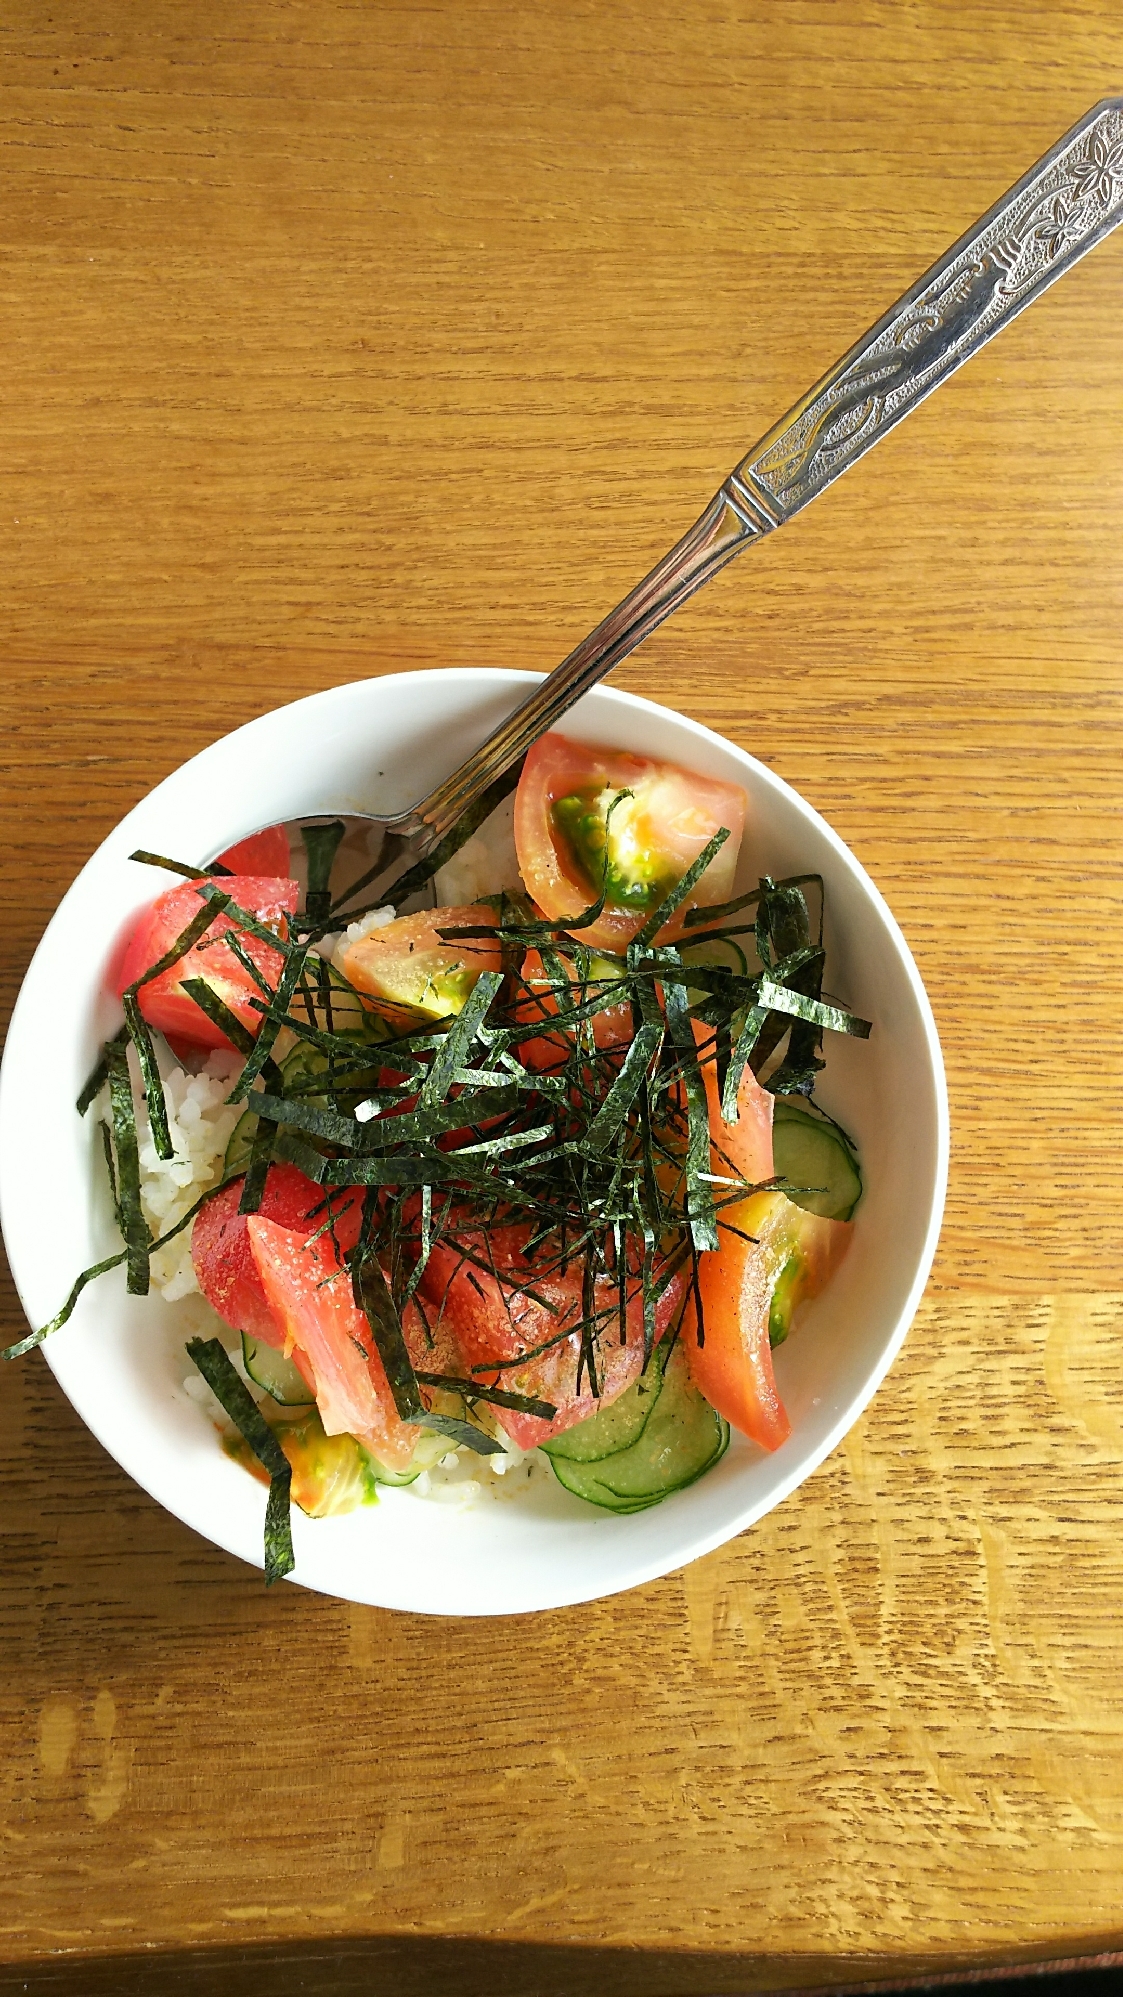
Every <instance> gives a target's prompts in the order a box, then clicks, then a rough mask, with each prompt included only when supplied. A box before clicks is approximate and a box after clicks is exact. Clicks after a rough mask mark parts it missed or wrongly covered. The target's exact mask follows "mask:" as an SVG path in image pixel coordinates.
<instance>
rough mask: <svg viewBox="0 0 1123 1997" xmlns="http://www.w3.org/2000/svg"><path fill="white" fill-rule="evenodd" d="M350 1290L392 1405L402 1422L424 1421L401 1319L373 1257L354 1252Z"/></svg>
mask: <svg viewBox="0 0 1123 1997" xmlns="http://www.w3.org/2000/svg"><path fill="white" fill-rule="evenodd" d="M351 1287H352V1289H353V1291H354V1295H355V1302H356V1303H357V1305H358V1306H359V1309H360V1310H361V1311H362V1313H363V1315H364V1316H365V1318H366V1321H367V1323H368V1324H369V1326H370V1329H371V1336H372V1337H373V1339H374V1342H375V1345H376V1346H377V1347H378V1356H379V1358H380V1359H381V1361H382V1364H383V1366H384V1367H385V1369H386V1378H387V1380H388V1382H389V1386H390V1392H391V1393H392V1394H393V1396H394V1406H395V1407H396V1408H397V1410H398V1414H399V1417H400V1418H401V1420H402V1421H413V1422H416V1421H424V1419H425V1405H424V1402H423V1401H422V1399H421V1392H420V1389H419V1387H418V1385H417V1375H416V1373H415V1372H414V1370H413V1361H412V1360H411V1358H410V1356H409V1349H408V1347H407V1345H406V1341H405V1334H404V1332H403V1331H402V1320H401V1318H400V1317H399V1315H398V1309H397V1305H396V1304H395V1302H394V1299H393V1297H392V1296H391V1294H390V1286H389V1284H388V1283H387V1281H386V1278H385V1276H384V1275H383V1273H382V1267H381V1264H380V1263H379V1260H378V1257H377V1255H375V1254H374V1253H373V1252H372V1251H371V1250H369V1249H368V1251H367V1252H366V1253H365V1254H363V1253H357V1254H356V1256H355V1259H354V1261H353V1263H352V1265H351Z"/></svg>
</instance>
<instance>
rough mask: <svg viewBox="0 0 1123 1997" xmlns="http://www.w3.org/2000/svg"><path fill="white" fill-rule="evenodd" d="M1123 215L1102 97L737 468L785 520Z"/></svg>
mask: <svg viewBox="0 0 1123 1997" xmlns="http://www.w3.org/2000/svg"><path fill="white" fill-rule="evenodd" d="M1120 220H1123V104H1121V103H1120V101H1119V100H1111V101H1109V102H1108V103H1106V104H1099V105H1097V106H1095V108H1094V109H1093V110H1092V111H1091V112H1089V113H1088V115H1087V117H1086V118H1084V119H1083V120H1082V121H1081V123H1080V124H1079V125H1077V126H1075V127H1074V129H1073V130H1072V131H1071V132H1069V133H1067V134H1066V135H1065V137H1064V138H1063V139H1061V140H1060V141H1059V143H1058V144H1057V145H1056V146H1055V147H1054V148H1053V150H1052V151H1051V152H1050V153H1047V154H1046V155H1045V157H1044V159H1043V160H1041V161H1040V162H1039V163H1038V165H1037V166H1036V167H1034V168H1033V170H1032V172H1031V173H1030V174H1028V175H1027V176H1026V177H1025V179H1023V180H1021V181H1019V183H1018V185H1017V186H1016V187H1014V188H1012V189H1011V191H1010V193H1009V194H1008V195H1006V196H1004V197H1003V199H1002V200H1001V201H1000V202H999V203H998V204H997V205H996V206H995V207H994V208H992V209H991V210H990V212H989V213H988V214H987V215H985V216H984V217H983V218H982V221H981V222H979V223H978V224H976V226H975V228H974V229H973V230H972V231H971V233H970V235H969V236H967V237H964V238H963V239H962V240H961V241H960V242H958V243H956V244H955V245H954V246H953V248H952V249H950V250H949V251H948V252H947V255H946V256H945V257H943V258H942V259H941V261H940V262H939V263H938V264H937V265H935V266H934V267H933V269H932V270H930V271H929V272H928V273H927V274H926V275H925V276H924V277H923V278H921V280H920V282H919V283H918V284H917V285H915V286H914V287H913V289H912V291H910V292H907V293H906V294H905V297H904V298H903V299H902V300H900V301H899V303H898V304H897V305H896V306H894V308H893V310H892V311H891V313H889V314H888V315H887V316H886V318H884V319H882V320H879V322H878V324H877V325H876V326H874V327H873V328H872V329H871V331H870V332H869V333H868V334H867V335H866V337H865V339H864V340H862V341H860V342H859V343H858V346H857V347H855V348H853V349H852V350H851V352H850V353H849V354H847V355H846V356H845V357H844V359H843V360H842V361H840V362H839V364H838V366H837V367H836V368H834V369H833V370H832V371H831V373H830V374H829V375H827V376H826V377H825V378H824V380H823V381H821V382H819V383H818V384H817V385H816V387H815V388H813V389H812V390H811V391H810V394H809V395H808V396H806V397H805V398H804V400H803V402H802V403H800V404H798V405H797V407H796V409H795V410H793V411H791V412H790V413H789V415H788V416H787V417H785V418H784V419H783V420H782V423H781V424H780V425H778V426H777V428H776V429H775V430H773V431H771V432H770V433H769V435H768V436H767V437H766V438H764V439H763V440H762V442H761V443H760V444H758V445H756V446H755V447H754V449H753V450H752V451H750V452H749V454H748V456H747V458H746V459H745V460H744V461H743V463H742V464H740V465H739V466H738V467H737V472H736V474H735V476H736V477H737V478H738V479H739V480H741V481H742V482H744V483H745V484H746V485H747V486H748V487H749V488H750V489H755V490H756V491H757V492H758V493H760V494H761V495H767V496H769V497H770V498H771V500H772V501H773V502H774V504H775V505H776V507H777V508H778V510H779V512H780V514H781V517H782V518H784V519H787V518H789V517H790V516H791V514H792V513H795V512H797V511H798V510H799V508H800V507H801V506H805V505H806V504H807V501H808V500H809V499H813V498H814V496H815V494H816V493H817V492H820V491H821V490H822V488H823V487H824V485H827V484H829V483H830V481H831V480H832V479H833V478H836V477H837V476H838V474H839V473H840V472H842V471H845V470H846V469H847V468H848V466H849V465H851V464H853V463H854V462H855V461H856V460H857V459H858V458H859V457H861V456H862V454H863V452H865V451H867V450H868V449H869V448H870V446H871V444H874V443H876V442H877V441H878V439H879V438H880V437H882V436H883V435H884V434H885V432H886V430H888V429H890V428H891V427H892V425H893V424H894V423H896V422H899V421H900V419H901V417H902V416H905V415H907V414H908V412H909V411H910V410H911V409H913V408H915V406H916V404H917V403H918V402H919V401H921V400H922V399H923V397H924V396H925V395H927V394H929V393H930V391H931V390H932V389H933V388H935V387H937V386H938V384H939V383H940V382H941V381H943V380H944V379H945V378H946V376H947V375H948V374H950V373H951V372H952V371H953V370H954V369H955V368H957V367H959V366H960V365H961V363H962V362H963V361H965V360H967V359H968V358H969V357H970V356H971V355H972V354H974V353H976V352H977V351H978V349H979V348H980V347H981V346H982V345H984V343H985V342H986V341H987V340H989V339H990V338H991V336H992V335H993V334H994V333H996V332H998V331H999V329H1000V328H1001V327H1002V326H1003V325H1005V324H1007V323H1008V322H1009V320H1010V319H1011V318H1013V317H1014V315H1015V314H1016V313H1017V312H1020V311H1021V310H1022V309H1023V308H1024V307H1025V306H1026V305H1028V304H1030V303H1031V302H1032V301H1033V299H1034V298H1036V297H1038V296H1039V295H1040V293H1041V292H1042V291H1043V290H1044V289H1045V288H1046V286H1048V285H1049V284H1052V283H1053V281H1054V280H1055V279H1056V278H1058V277H1060V276H1061V274H1062V272H1063V271H1065V270H1067V269H1068V268H1069V267H1070V265H1071V264H1073V263H1074V262H1075V261H1076V259H1077V258H1078V257H1080V256H1083V255H1084V253H1085V251H1087V250H1090V249H1092V248H1093V247H1094V245H1095V244H1096V243H1097V242H1099V241H1100V239H1101V237H1103V236H1104V235H1106V234H1107V233H1108V232H1109V230H1111V229H1112V228H1114V227H1115V225H1116V223H1117V222H1119V221H1120Z"/></svg>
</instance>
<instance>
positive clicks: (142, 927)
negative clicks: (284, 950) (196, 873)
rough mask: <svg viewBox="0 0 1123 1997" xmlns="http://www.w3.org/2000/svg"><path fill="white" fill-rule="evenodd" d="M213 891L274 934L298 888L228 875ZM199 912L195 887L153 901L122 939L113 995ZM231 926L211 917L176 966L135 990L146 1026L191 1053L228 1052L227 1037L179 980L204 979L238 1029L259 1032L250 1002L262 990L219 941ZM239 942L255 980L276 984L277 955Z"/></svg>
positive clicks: (283, 926)
mask: <svg viewBox="0 0 1123 1997" xmlns="http://www.w3.org/2000/svg"><path fill="white" fill-rule="evenodd" d="M216 885H219V886H221V888H222V890H223V892H224V893H228V894H229V895H230V896H231V897H232V898H233V900H234V901H236V902H237V904H238V906H239V908H244V909H246V910H248V912H249V913H250V914H251V915H256V916H257V918H258V920H259V921H260V922H264V923H268V924H269V925H270V927H272V928H275V929H277V931H278V933H279V934H281V935H283V934H284V933H285V931H286V930H287V927H288V917H289V916H290V915H292V914H294V913H295V910H296V907H297V903H298V901H299V899H300V889H299V887H298V886H297V883H296V882H295V881H289V880H282V879H280V878H279V877H276V878H275V877H274V876H272V875H264V874H232V875H231V876H230V878H229V879H228V880H226V879H222V880H220V881H219V882H218V883H216ZM199 907H200V902H199V895H198V891H197V889H196V887H195V884H194V883H193V882H191V881H185V882H184V884H183V886H182V887H179V888H170V889H169V891H168V893H167V894H162V895H160V897H159V899H158V900H156V901H154V902H153V903H152V906H151V908H146V909H145V910H144V912H143V914H142V915H141V916H140V917H139V919H138V921H137V926H136V928H135V929H134V931H133V933H132V935H131V937H130V938H129V943H128V948H127V949H126V951H125V955H124V958H123V960H122V963H121V968H120V970H119V971H118V974H117V990H118V993H120V992H123V991H124V990H125V987H126V986H127V985H131V984H132V983H133V982H134V981H135V980H136V979H137V978H139V977H141V976H142V975H143V973H144V972H145V971H147V970H148V968H149V966H150V965H152V964H155V963H158V962H159V960H160V958H161V957H162V956H164V955H165V953H166V952H167V951H168V950H170V949H171V947H172V944H173V943H174V942H175V940H176V937H177V936H180V935H182V933H183V931H184V930H185V929H186V928H187V925H188V923H189V922H190V921H191V919H192V917H193V916H195V915H197V914H198V912H199ZM237 927H238V925H237V923H236V922H233V921H232V920H231V918H230V916H229V915H227V914H223V915H219V916H217V917H216V919H215V921H214V922H212V924H211V926H210V928H209V929H207V930H205V931H204V933H203V935H202V936H201V937H200V939H199V941H198V943H196V944H195V946H194V948H193V949H192V950H189V951H188V953H187V955H186V956H185V957H181V958H180V960H179V962H178V964H173V965H172V966H171V969H170V970H167V971H164V972H162V973H161V975H160V976H159V977H158V978H153V980H152V982H151V984H148V985H142V986H141V988H140V991H139V992H138V994H137V999H138V1003H139V1005H140V1009H141V1012H142V1013H143V1015H144V1017H145V1019H146V1020H147V1021H148V1023H149V1025H150V1026H155V1027H157V1028H158V1029H159V1031H160V1032H161V1033H166V1034H168V1035H169V1036H170V1037H171V1038H173V1039H174V1040H176V1041H177V1042H179V1043H187V1044H188V1045H190V1046H192V1047H229V1045H230V1042H229V1041H228V1040H227V1038H226V1035H225V1034H224V1033H221V1032H220V1031H219V1029H218V1027H217V1026H215V1025H214V1024H213V1022H212V1021H211V1020H209V1019H208V1018H207V1015H206V1013H205V1012H203V1011H202V1010H201V1009H200V1007H199V1006H197V1005H196V1004H195V1001H194V999H192V998H188V996H187V994H186V992H184V991H183V990H182V983H183V980H184V979H185V978H205V979H206V981H207V983H208V984H209V985H210V986H211V989H212V990H213V991H215V992H217V993H218V996H219V998H220V999H222V1001H223V1003H224V1004H225V1005H228V1006H229V1007H230V1010H231V1012H234V1013H236V1014H237V1016H238V1018H239V1019H240V1020H241V1022H242V1024H243V1026H245V1027H248V1028H249V1031H250V1032H251V1033H256V1032H257V1031H258V1028H259V1027H260V1025H261V1014H260V1013H259V1012H256V1011H255V1010H254V1008H253V1007H252V1006H251V1005H250V1003H249V1000H250V999H251V998H257V999H259V998H260V997H261V992H260V991H259V989H258V987H257V986H256V985H255V984H254V981H253V979H252V978H251V977H250V974H249V972H248V971H247V970H246V969H245V968H244V966H243V965H242V964H240V963H239V962H238V959H237V957H236V956H235V955H234V952H233V951H232V950H231V948H230V946H229V944H227V943H224V942H223V941H222V938H223V936H224V935H225V932H226V931H227V930H228V929H237ZM242 942H243V948H244V949H245V951H246V954H247V956H249V957H251V958H252V959H253V962H254V963H255V964H256V965H257V967H258V969H259V970H260V972H261V974H262V976H263V977H264V978H265V979H266V981H267V982H268V983H269V984H271V985H275V984H276V983H277V980H278V978H279V977H280V975H281V968H282V965H283V962H284V959H283V958H282V956H281V953H280V951H279V950H272V949H270V947H269V945H268V943H262V942H261V941H259V939H258V938H257V937H256V936H250V935H244V936H243V939H242Z"/></svg>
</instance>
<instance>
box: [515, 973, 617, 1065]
mask: <svg viewBox="0 0 1123 1997" xmlns="http://www.w3.org/2000/svg"><path fill="white" fill-rule="evenodd" d="M563 961H564V962H565V964H566V968H567V970H568V971H569V973H570V983H571V984H576V983H577V971H576V966H573V965H570V964H569V962H568V959H565V960H563ZM612 969H613V967H612V966H611V965H609V964H608V963H607V962H604V963H602V964H601V965H600V966H598V964H597V961H596V959H594V960H593V965H592V970H591V981H592V980H596V979H597V978H598V975H599V974H600V973H602V972H604V973H607V974H608V975H609V976H611V973H612ZM522 978H523V983H524V985H526V986H527V987H528V989H527V993H526V996H525V998H521V999H519V1001H518V1002H517V1004H516V1006H515V1015H516V1017H517V1018H518V1019H522V1020H526V1021H527V1022H529V1023H533V1022H534V1021H536V1020H538V1019H541V1020H543V1021H546V1020H549V1019H552V1018H555V1017H556V1016H557V1010H558V1001H557V997H556V995H555V991H554V986H553V984H552V982H551V980H550V978H549V976H548V975H547V972H546V968H545V965H544V964H543V962H542V959H541V957H540V956H539V954H538V951H537V950H528V951H527V953H526V956H525V958H524V959H523V967H522ZM592 1026H593V1040H594V1042H595V1043H596V1045H597V1046H598V1047H603V1048H609V1047H627V1046H630V1044H631V1040H632V1007H631V1002H630V1000H625V1001H624V1002H623V1003H622V1004H620V1005H606V1006H604V1007H602V1009H601V1011H600V1012H595V1013H594V1014H593V1019H592ZM515 1052H516V1053H517V1055H518V1057H519V1060H520V1061H522V1062H523V1063H524V1065H525V1066H526V1067H528V1068H533V1069H534V1071H535V1073H536V1074H544V1073H546V1072H547V1071H548V1070H550V1069H551V1068H564V1066H565V1064H566V1061H567V1060H568V1059H569V1056H570V1055H571V1054H572V1052H573V1034H572V1032H563V1031H560V1030H559V1031H558V1032H556V1033H544V1034H543V1035H542V1037H541V1038H538V1037H537V1036H536V1037H535V1038H534V1039H533V1040H524V1041H522V1042H520V1044H519V1046H518V1047H517V1048H516V1049H515Z"/></svg>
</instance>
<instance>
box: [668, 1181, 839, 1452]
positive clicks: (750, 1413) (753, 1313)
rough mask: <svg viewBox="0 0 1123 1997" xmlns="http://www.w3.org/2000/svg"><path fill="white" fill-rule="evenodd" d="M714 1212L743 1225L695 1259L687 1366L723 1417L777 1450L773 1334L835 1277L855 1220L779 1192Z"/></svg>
mask: <svg viewBox="0 0 1123 1997" xmlns="http://www.w3.org/2000/svg"><path fill="white" fill-rule="evenodd" d="M721 1218H722V1219H725V1220H728V1221H732V1223H733V1225H734V1226H735V1227H737V1228H738V1229H740V1230H741V1232H740V1233H738V1234H723V1235H722V1246H721V1251H720V1253H718V1254H709V1255H703V1256H701V1257H700V1258H699V1267H698V1281H699V1289H700V1292H701V1297H702V1316H703V1332H704V1337H703V1340H702V1341H700V1340H699V1337H698V1326H697V1323H696V1322H694V1323H692V1324H691V1325H689V1326H688V1327H687V1329H686V1332H685V1344H686V1357H687V1364H688V1365H689V1368H690V1374H691V1378H692V1379H693V1381H694V1384H695V1386H696V1387H698V1388H700V1390H701V1392H702V1393H703V1394H705V1396H706V1399H707V1400H708V1401H709V1402H710V1404H711V1406H713V1407H715V1408H716V1409H717V1411H718V1413H719V1414H721V1415H724V1416H725V1419H726V1421H728V1422H731V1423H732V1425H733V1427H734V1428H739V1429H741V1430H742V1432H743V1433H744V1434H745V1435H748V1436H751V1437H752V1439H753V1441H754V1442H758V1443H759V1444H760V1445H761V1448H762V1449H778V1448H779V1446H780V1444H781V1443H782V1442H784V1441H786V1440H787V1438H788V1436H789V1435H790V1434H791V1423H790V1421H789V1420H788V1417H787V1413H786V1412H785V1409H784V1404H783V1402H782V1401H781V1399H780V1396H779V1393H778V1392H777V1389H776V1379H775V1375H774V1373H773V1370H772V1341H773V1339H775V1341H776V1343H779V1341H780V1339H781V1338H783V1337H786V1335H787V1331H788V1328H789V1326H790V1323H791V1318H792V1313H793V1312H794V1311H795V1309H796V1308H797V1306H798V1305H799V1304H801V1303H803V1302H804V1300H805V1299H806V1298H808V1297H814V1296H818V1294H819V1291H820V1290H821V1289H823V1287H824V1286H825V1284H826V1283H827V1282H828V1281H829V1279H830V1277H831V1276H832V1275H833V1274H834V1271H835V1270H836V1269H837V1267H838V1265H839V1263H840V1262H841V1260H842V1258H843V1256H844V1255H845V1253H846V1250H847V1248H848V1247H849V1245H850V1235H851V1231H852V1224H851V1222H850V1221H846V1220H823V1219H821V1218H820V1216H819V1215H818V1214H813V1213H805V1212H804V1211H803V1209H802V1208H801V1207H797V1206H793V1205H792V1203H791V1201H790V1200H788V1199H785V1197H784V1195H783V1193H753V1194H752V1195H750V1197H749V1198H748V1199H746V1200H742V1201H739V1202H738V1203H737V1204H736V1205H734V1206H730V1207H726V1208H725V1209H724V1210H723V1213H722V1215H721ZM745 1235H751V1236H752V1237H754V1238H753V1239H752V1240H751V1241H750V1240H745V1239H744V1238H743V1236H745Z"/></svg>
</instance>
